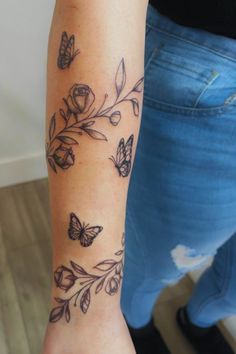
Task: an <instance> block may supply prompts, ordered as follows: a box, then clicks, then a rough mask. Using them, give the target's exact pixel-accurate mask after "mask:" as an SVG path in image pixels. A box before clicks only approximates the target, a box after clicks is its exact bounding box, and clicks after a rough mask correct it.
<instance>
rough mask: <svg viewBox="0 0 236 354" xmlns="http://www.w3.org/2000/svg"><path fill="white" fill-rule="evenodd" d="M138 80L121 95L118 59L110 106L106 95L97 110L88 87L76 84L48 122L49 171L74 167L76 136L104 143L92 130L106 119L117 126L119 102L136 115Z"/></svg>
mask: <svg viewBox="0 0 236 354" xmlns="http://www.w3.org/2000/svg"><path fill="white" fill-rule="evenodd" d="M143 81H144V78H143V77H142V78H141V79H140V80H138V81H137V82H136V84H135V85H134V86H133V88H132V89H131V90H130V91H128V92H127V93H126V94H123V95H122V93H123V91H124V89H125V85H126V69H125V62H124V59H122V60H121V62H120V64H119V67H118V69H117V72H116V76H115V90H116V98H115V100H114V101H113V103H112V104H111V105H106V100H107V98H108V94H107V93H106V94H105V95H104V99H103V102H102V104H101V105H100V107H99V108H95V106H94V105H95V101H96V97H95V94H94V92H93V90H92V89H91V87H89V86H88V85H85V84H81V83H76V84H74V85H73V86H72V87H71V88H70V90H69V94H68V96H67V97H64V98H63V102H64V105H65V106H64V108H60V109H59V111H58V112H56V113H54V114H53V116H52V117H51V120H50V123H49V133H48V135H49V139H48V141H47V143H46V157H47V161H48V164H49V166H50V167H51V169H52V170H53V171H54V172H55V173H57V172H58V169H61V170H66V169H68V168H70V167H71V166H73V165H74V163H75V154H74V148H73V146H75V145H78V144H79V137H80V136H81V135H84V134H87V136H89V137H91V138H92V139H95V140H101V141H107V140H108V139H107V137H106V136H105V135H104V134H103V133H102V132H100V131H99V130H97V128H96V129H95V128H94V126H95V125H96V122H97V121H98V120H99V119H102V118H103V119H104V118H105V119H108V121H109V123H110V124H111V125H112V126H114V127H115V126H117V125H118V124H119V123H120V120H121V118H122V112H121V111H120V109H119V108H118V107H119V106H120V105H121V104H123V103H127V102H129V103H131V106H132V110H133V114H134V116H136V117H138V116H139V111H140V108H139V101H138V99H137V98H136V97H135V96H134V95H137V94H139V93H141V92H142V91H143Z"/></svg>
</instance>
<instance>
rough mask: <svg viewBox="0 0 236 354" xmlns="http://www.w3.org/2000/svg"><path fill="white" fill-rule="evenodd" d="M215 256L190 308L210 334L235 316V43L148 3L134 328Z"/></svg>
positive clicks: (130, 239) (134, 186)
mask: <svg viewBox="0 0 236 354" xmlns="http://www.w3.org/2000/svg"><path fill="white" fill-rule="evenodd" d="M210 255H211V256H212V255H215V258H214V259H215V260H214V263H213V265H212V266H211V267H210V268H209V269H208V270H207V271H206V272H205V273H204V275H203V276H202V278H201V280H200V281H199V283H198V285H197V287H196V289H195V292H194V294H193V296H192V298H191V300H190V302H189V304H188V313H189V316H190V319H191V320H192V322H193V323H195V324H196V325H201V326H205V327H207V326H210V325H212V324H213V323H215V322H216V321H218V320H219V319H222V318H224V317H226V316H229V315H232V314H236V40H233V39H230V38H225V37H222V36H218V35H215V34H211V33H208V32H206V31H203V30H198V29H193V28H186V27H183V26H180V25H177V24H175V23H174V22H172V21H171V20H169V19H167V18H166V17H164V16H162V15H160V14H159V13H158V12H157V10H155V9H154V8H153V7H151V5H149V8H148V15H147V25H146V47H145V89H144V107H143V116H142V124H141V132H140V137H139V142H138V148H137V153H136V158H135V162H134V168H133V173H132V178H131V184H130V188H129V195H128V205H127V218H126V257H125V274H124V281H123V289H122V296H121V307H122V310H123V312H124V314H125V316H126V318H127V320H128V322H129V324H130V325H132V326H133V327H140V326H142V325H144V324H146V323H147V322H148V321H149V319H150V317H151V314H152V310H153V306H154V303H155V301H156V299H157V298H158V295H159V294H160V292H161V290H162V289H163V288H164V287H165V286H166V285H168V284H171V283H173V282H176V281H177V280H178V279H180V278H181V277H182V276H183V275H184V274H185V273H186V272H188V271H190V270H193V269H195V268H198V267H199V266H201V265H202V264H203V263H204V262H205V261H206V260H207V259H208V256H210Z"/></svg>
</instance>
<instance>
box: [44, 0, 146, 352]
mask: <svg viewBox="0 0 236 354" xmlns="http://www.w3.org/2000/svg"><path fill="white" fill-rule="evenodd" d="M147 3H148V1H147V0H142V1H141V0H129V1H127V0H120V1H116V0H109V1H108V0H91V1H90V0H69V1H68V0H58V1H57V2H56V7H55V12H54V17H53V22H52V28H51V33H50V39H49V57H48V93H47V117H48V119H47V132H46V153H47V161H48V169H49V179H50V200H51V218H52V229H53V246H54V247H53V248H54V252H53V272H54V274H53V288H52V311H51V313H50V320H49V325H48V330H47V335H46V338H45V345H44V351H43V353H44V354H65V353H71V354H76V353H78V354H80V353H81V354H90V353H91V354H92V353H94V352H96V354H108V353H109V354H111V353H113V354H115V353H117V354H118V353H119V354H120V353H124V354H125V353H127V354H128V353H134V349H133V346H132V343H131V340H130V338H129V335H128V330H127V327H126V325H125V322H124V320H123V317H122V314H121V311H120V302H119V301H120V289H121V284H122V274H123V261H124V259H123V256H124V253H123V251H124V221H125V206H126V197H127V189H128V184H129V178H130V174H131V168H132V165H133V160H134V153H135V147H136V143H137V139H138V131H139V125H140V119H141V110H142V95H143V66H144V38H145V20H146V10H147Z"/></svg>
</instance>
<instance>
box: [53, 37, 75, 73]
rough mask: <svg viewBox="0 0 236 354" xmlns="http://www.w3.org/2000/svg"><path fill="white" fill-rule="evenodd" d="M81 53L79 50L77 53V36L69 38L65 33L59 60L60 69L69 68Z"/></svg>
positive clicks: (62, 38)
mask: <svg viewBox="0 0 236 354" xmlns="http://www.w3.org/2000/svg"><path fill="white" fill-rule="evenodd" d="M79 52H80V51H79V49H77V50H76V51H75V36H74V35H72V36H71V37H68V35H67V33H66V32H63V33H62V36H61V44H60V48H59V54H58V58H57V66H58V68H59V69H62V70H63V69H67V68H69V67H70V64H71V63H72V61H73V60H74V58H75V57H76V55H78V54H79Z"/></svg>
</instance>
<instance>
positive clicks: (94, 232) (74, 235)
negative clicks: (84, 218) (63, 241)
mask: <svg viewBox="0 0 236 354" xmlns="http://www.w3.org/2000/svg"><path fill="white" fill-rule="evenodd" d="M102 230H103V227H102V226H89V224H87V225H86V224H85V223H83V224H81V222H80V220H79V218H78V217H77V216H76V215H75V214H74V213H71V214H70V225H69V229H68V235H69V238H70V239H71V240H73V241H75V240H78V241H80V244H81V246H83V247H88V246H91V245H92V243H93V241H94V239H95V238H96V237H97V236H98V234H99V233H100V232H101V231H102Z"/></svg>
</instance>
